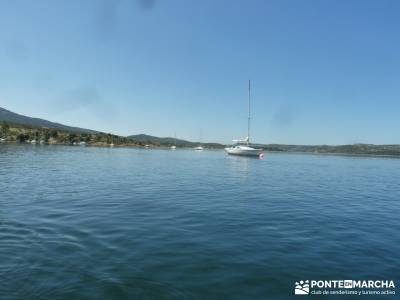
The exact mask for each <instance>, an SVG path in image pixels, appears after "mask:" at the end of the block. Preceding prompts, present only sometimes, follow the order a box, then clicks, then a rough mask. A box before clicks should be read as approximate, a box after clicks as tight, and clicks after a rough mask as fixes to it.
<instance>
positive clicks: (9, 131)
mask: <svg viewBox="0 0 400 300" xmlns="http://www.w3.org/2000/svg"><path fill="white" fill-rule="evenodd" d="M0 140H1V142H14V143H41V144H60V145H79V144H80V145H83V144H84V145H91V146H105V147H106V146H127V147H145V146H149V147H170V146H172V145H176V146H177V147H182V148H191V147H195V146H197V145H198V143H197V142H189V141H185V140H180V139H174V138H159V137H154V136H149V135H144V134H141V135H133V136H128V137H124V136H119V135H115V134H111V133H104V132H97V131H90V132H89V131H88V132H73V131H67V130H60V129H55V128H45V127H35V126H26V125H20V124H13V123H9V122H4V121H3V122H1V126H0ZM202 145H203V146H204V147H205V148H210V149H222V148H224V147H225V145H222V144H219V143H202ZM254 146H257V147H260V148H263V149H264V150H265V151H273V152H292V153H299V152H301V153H312V154H339V155H340V154H345V155H374V156H393V157H400V145H397V144H393V145H373V144H352V145H338V146H331V145H282V144H257V145H254Z"/></svg>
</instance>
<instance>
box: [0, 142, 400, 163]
mask: <svg viewBox="0 0 400 300" xmlns="http://www.w3.org/2000/svg"><path fill="white" fill-rule="evenodd" d="M0 145H31V146H67V147H96V148H136V149H145V150H152V149H156V150H170V146H159V145H150V147H145V146H142V145H138V144H114V145H113V146H110V145H107V144H102V143H96V144H86V145H73V144H65V143H43V144H40V143H34V144H32V143H28V142H27V143H21V142H17V141H2V142H0ZM176 149H177V150H180V149H182V150H191V149H193V148H192V147H179V146H177V148H176ZM204 150H213V151H218V150H219V151H223V150H224V148H206V147H205V148H204ZM264 153H273V154H278V153H281V154H306V155H316V156H324V155H326V156H352V157H371V158H372V157H376V158H395V159H400V154H399V155H395V154H372V153H371V154H370V153H345V152H323V153H322V152H307V151H276V150H264Z"/></svg>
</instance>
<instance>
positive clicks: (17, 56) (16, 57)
mask: <svg viewBox="0 0 400 300" xmlns="http://www.w3.org/2000/svg"><path fill="white" fill-rule="evenodd" d="M4 51H5V54H6V56H7V58H8V59H10V60H12V61H16V62H19V61H25V60H26V59H27V58H28V54H29V49H28V47H27V46H26V45H25V44H24V43H23V42H21V41H18V40H11V41H8V42H6V43H5V46H4Z"/></svg>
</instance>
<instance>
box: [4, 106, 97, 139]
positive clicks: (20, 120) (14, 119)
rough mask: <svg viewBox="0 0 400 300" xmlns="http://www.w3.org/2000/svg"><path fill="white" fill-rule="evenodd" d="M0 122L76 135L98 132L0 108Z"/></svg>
mask: <svg viewBox="0 0 400 300" xmlns="http://www.w3.org/2000/svg"><path fill="white" fill-rule="evenodd" d="M0 122H8V123H11V124H16V125H21V126H29V127H40V128H50V129H58V130H63V131H69V132H76V133H97V132H98V131H95V130H90V129H85V128H79V127H71V126H66V125H63V124H60V123H54V122H50V121H47V120H43V119H39V118H31V117H27V116H23V115H19V114H16V113H13V112H11V111H9V110H6V109H4V108H1V107H0Z"/></svg>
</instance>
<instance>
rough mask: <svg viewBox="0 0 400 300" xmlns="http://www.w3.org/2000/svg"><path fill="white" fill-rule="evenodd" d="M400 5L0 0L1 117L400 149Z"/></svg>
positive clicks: (124, 130)
mask: <svg viewBox="0 0 400 300" xmlns="http://www.w3.org/2000/svg"><path fill="white" fill-rule="evenodd" d="M399 10H400V2H399V1H389V0H383V1H378V0H377V1H367V0H357V1H347V0H346V1H345V0H342V1H332V0H331V1H329V0H319V1H316V0H315V1H314V0H303V1H295V0H291V1H285V0H279V1H267V0H260V1H257V0H251V1H244V0H237V1H232V0H231V1H222V0H202V1H187V0H179V1H175V0H168V1H161V0H158V1H157V0H153V1H145V0H142V1H140V0H137V1H129V0H119V1H118V0H114V1H107V0H98V1H78V0H72V1H61V0H58V1H52V0H49V1H42V0H38V1H19V0H16V1H11V0H9V1H8V0H0V107H4V108H6V109H9V110H12V111H14V112H17V113H21V114H25V115H29V116H35V117H41V118H45V119H49V120H51V121H57V122H60V123H65V124H68V125H74V126H80V127H85V128H91V129H97V130H102V131H106V132H112V133H116V134H121V135H129V134H137V133H147V134H152V135H157V136H173V135H174V132H176V135H177V137H179V138H185V139H190V140H197V139H198V138H199V136H200V132H202V136H203V140H204V141H216V142H222V143H229V142H230V141H231V139H232V138H239V137H243V136H245V135H246V126H247V125H246V122H247V120H246V117H247V106H246V105H247V104H246V99H247V98H246V97H247V80H248V79H251V80H252V92H253V112H254V114H253V120H252V140H253V141H254V142H260V143H286V144H289V143H290V144H347V143H359V142H364V143H376V144H379V143H386V144H387V143H400V133H399V130H398V129H399V127H400V117H399V112H400V84H399V83H400V54H399V53H400V34H399V30H400V18H398V12H399Z"/></svg>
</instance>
